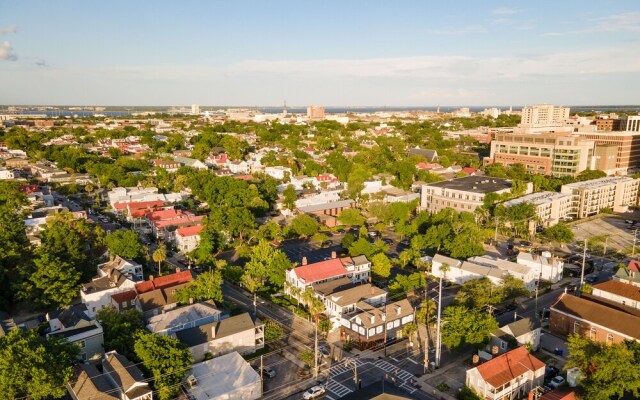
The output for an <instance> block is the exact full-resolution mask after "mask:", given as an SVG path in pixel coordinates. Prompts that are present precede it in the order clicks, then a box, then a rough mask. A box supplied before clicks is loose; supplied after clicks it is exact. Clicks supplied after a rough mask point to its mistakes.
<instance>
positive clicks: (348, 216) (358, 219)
mask: <svg viewBox="0 0 640 400" xmlns="http://www.w3.org/2000/svg"><path fill="white" fill-rule="evenodd" d="M338 221H340V223H341V224H344V225H348V226H354V225H355V226H361V225H362V224H364V217H363V216H362V214H360V210H358V209H357V208H348V209H346V210H343V211H342V212H341V213H340V215H339V216H338Z"/></svg>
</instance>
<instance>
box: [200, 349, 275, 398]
mask: <svg viewBox="0 0 640 400" xmlns="http://www.w3.org/2000/svg"><path fill="white" fill-rule="evenodd" d="M190 375H193V376H194V378H196V384H195V386H193V388H191V389H190V394H191V396H193V397H194V398H195V399H196V400H209V399H227V398H236V397H234V395H233V394H234V392H237V391H241V390H242V389H243V388H247V389H248V387H250V386H253V387H254V389H253V391H251V392H250V393H248V392H245V391H242V394H243V396H242V397H243V398H245V399H257V398H259V397H260V396H261V395H262V393H261V390H260V376H259V375H258V373H257V372H256V371H255V370H254V369H253V368H251V365H249V363H248V362H246V361H245V360H244V358H242V356H241V355H240V354H239V353H238V352H237V351H234V352H233V353H229V354H225V355H223V356H220V357H216V358H214V359H211V360H208V361H204V362H201V363H199V364H195V365H194V366H193V368H192V370H191V374H190ZM254 391H255V392H254Z"/></svg>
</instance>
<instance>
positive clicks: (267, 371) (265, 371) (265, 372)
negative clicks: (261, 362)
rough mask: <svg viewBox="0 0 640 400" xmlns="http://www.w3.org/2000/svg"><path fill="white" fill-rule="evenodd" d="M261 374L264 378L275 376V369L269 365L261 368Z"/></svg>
mask: <svg viewBox="0 0 640 400" xmlns="http://www.w3.org/2000/svg"><path fill="white" fill-rule="evenodd" d="M262 376H263V377H265V378H275V376H276V370H275V369H273V368H271V367H264V368H262Z"/></svg>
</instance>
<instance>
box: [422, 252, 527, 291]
mask: <svg viewBox="0 0 640 400" xmlns="http://www.w3.org/2000/svg"><path fill="white" fill-rule="evenodd" d="M444 264H447V265H448V269H447V270H446V271H445V270H443V268H442V266H443V265H444ZM431 273H432V274H433V275H435V276H437V277H442V278H443V279H444V280H447V281H450V282H453V283H456V284H458V285H462V284H463V283H465V282H467V281H470V280H472V279H480V278H483V277H486V278H487V279H489V280H490V281H491V282H492V283H493V284H494V285H501V284H502V280H503V279H504V278H506V277H507V276H508V275H512V276H514V277H515V278H517V279H520V280H522V281H523V282H524V284H525V286H526V287H527V289H529V290H534V289H535V284H536V279H537V276H536V274H535V273H534V272H533V270H532V269H531V268H529V267H526V266H524V265H519V264H516V263H512V262H510V261H506V260H499V259H494V258H490V257H472V258H469V259H468V260H467V261H460V260H456V259H454V258H450V257H445V256H442V255H440V254H436V255H435V256H434V257H433V260H432V262H431Z"/></svg>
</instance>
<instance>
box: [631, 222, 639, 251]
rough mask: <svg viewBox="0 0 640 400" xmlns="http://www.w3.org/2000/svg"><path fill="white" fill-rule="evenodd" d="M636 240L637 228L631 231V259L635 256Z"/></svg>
mask: <svg viewBox="0 0 640 400" xmlns="http://www.w3.org/2000/svg"><path fill="white" fill-rule="evenodd" d="M636 240H638V228H636V229H635V230H634V231H633V250H631V257H633V256H635V255H636Z"/></svg>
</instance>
